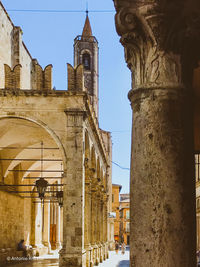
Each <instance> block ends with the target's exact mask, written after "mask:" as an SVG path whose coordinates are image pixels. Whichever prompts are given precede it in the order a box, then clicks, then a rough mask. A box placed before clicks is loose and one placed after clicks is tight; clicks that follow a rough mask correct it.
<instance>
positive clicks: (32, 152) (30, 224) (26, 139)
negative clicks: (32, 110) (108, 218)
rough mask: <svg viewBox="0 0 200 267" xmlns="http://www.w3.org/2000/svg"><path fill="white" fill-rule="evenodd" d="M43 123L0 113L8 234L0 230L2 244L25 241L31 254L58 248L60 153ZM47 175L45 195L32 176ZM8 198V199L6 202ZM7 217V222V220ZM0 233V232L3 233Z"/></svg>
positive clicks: (0, 178) (0, 180)
mask: <svg viewBox="0 0 200 267" xmlns="http://www.w3.org/2000/svg"><path fill="white" fill-rule="evenodd" d="M50 132H51V130H50V129H48V128H47V127H45V126H44V125H42V124H41V125H40V124H39V123H37V122H34V121H32V120H30V119H26V118H19V117H2V118H0V167H1V172H0V184H1V186H0V199H1V202H0V207H2V208H3V209H5V207H6V209H7V210H8V212H7V213H6V212H5V216H4V217H3V218H2V220H1V221H2V223H3V225H4V230H5V231H7V235H6V239H5V238H4V237H3V233H2V231H0V238H1V239H2V240H3V239H4V242H1V243H0V244H1V249H8V248H9V249H12V250H13V255H15V252H16V247H17V243H18V242H19V241H20V240H21V239H24V240H25V244H26V246H28V247H32V248H33V249H32V250H31V253H33V255H38V254H39V255H42V254H45V253H48V252H49V251H50V250H53V249H60V248H61V243H62V220H63V219H62V203H61V202H59V200H60V199H59V198H58V192H62V190H63V186H62V185H63V162H65V160H64V157H63V155H64V152H63V151H62V148H61V147H62V145H61V144H60V145H58V143H59V140H58V138H57V137H56V135H55V134H54V133H53V132H51V133H50ZM42 179H43V180H45V181H47V182H48V186H47V187H46V188H45V189H46V191H45V192H44V197H41V195H39V192H38V187H37V186H36V181H39V180H42ZM5 203H6V204H5ZM6 222H10V223H9V224H8V223H6ZM1 235H2V236H1Z"/></svg>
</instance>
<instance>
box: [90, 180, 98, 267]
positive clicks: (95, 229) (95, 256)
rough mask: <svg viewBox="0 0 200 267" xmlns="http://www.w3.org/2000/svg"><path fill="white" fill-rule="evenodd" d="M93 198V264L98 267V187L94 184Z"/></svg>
mask: <svg viewBox="0 0 200 267" xmlns="http://www.w3.org/2000/svg"><path fill="white" fill-rule="evenodd" d="M91 194H92V195H91V196H92V202H91V211H92V221H91V236H92V238H91V240H92V242H91V243H92V247H93V264H94V265H98V264H99V258H98V246H97V241H98V234H97V232H98V226H97V225H98V221H97V211H98V209H97V207H98V206H97V185H96V184H95V183H94V182H93V184H92V189H91Z"/></svg>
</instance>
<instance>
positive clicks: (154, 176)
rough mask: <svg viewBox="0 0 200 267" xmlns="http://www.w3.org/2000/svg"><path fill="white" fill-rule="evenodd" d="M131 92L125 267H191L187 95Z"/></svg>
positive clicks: (166, 91) (191, 158)
mask: <svg viewBox="0 0 200 267" xmlns="http://www.w3.org/2000/svg"><path fill="white" fill-rule="evenodd" d="M131 94H132V95H131V96H130V98H131V101H132V108H133V130H132V156H131V211H132V212H131V266H134V267H140V266H144V267H147V266H154V267H160V266H176V267H182V266H195V264H196V263H195V243H196V242H195V202H194V201H193V200H194V199H195V180H194V153H193V133H192V123H191V122H192V117H191V114H192V113H191V103H190V95H189V94H188V93H187V92H186V91H185V90H184V89H182V88H179V89H175V88H173V89H171V90H170V89H166V88H162V89H156V90H151V91H149V90H143V89H141V90H138V91H137V92H134V91H132V92H131ZM183 251H187V253H183Z"/></svg>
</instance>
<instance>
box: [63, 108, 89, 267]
mask: <svg viewBox="0 0 200 267" xmlns="http://www.w3.org/2000/svg"><path fill="white" fill-rule="evenodd" d="M65 113H66V141H65V143H64V144H63V145H64V148H65V150H66V154H67V162H66V169H65V170H64V177H63V183H64V186H63V248H62V250H61V251H60V261H59V264H60V267H85V266H86V253H85V250H84V200H83V197H84V195H85V192H84V182H85V179H84V159H83V140H84V139H83V121H84V114H85V113H84V112H82V111H81V110H80V111H77V110H66V111H65Z"/></svg>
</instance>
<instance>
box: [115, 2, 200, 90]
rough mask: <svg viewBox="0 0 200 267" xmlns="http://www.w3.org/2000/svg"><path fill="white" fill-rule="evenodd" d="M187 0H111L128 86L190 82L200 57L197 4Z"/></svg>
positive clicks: (138, 86)
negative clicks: (127, 70)
mask: <svg viewBox="0 0 200 267" xmlns="http://www.w3.org/2000/svg"><path fill="white" fill-rule="evenodd" d="M191 2H194V3H193V4H192V3H190V5H189V4H188V3H189V2H188V1H187V0H182V1H180V0H174V1H172V2H171V3H169V2H168V1H160V0H151V1H149V0H148V1H147V0H140V1H134V0H114V3H115V8H116V11H117V14H116V15H115V23H116V30H117V33H118V34H119V35H120V36H121V39H120V42H121V43H122V45H123V46H124V48H125V59H126V62H127V65H128V67H129V68H130V70H131V71H132V88H140V87H143V88H147V87H148V88H151V87H153V88H154V87H156V86H157V87H160V88H163V87H166V86H167V87H170V88H171V87H172V88H174V87H175V88H177V87H180V84H182V83H184V84H185V83H186V84H187V83H189V82H191V79H192V71H191V70H192V69H193V68H194V67H195V65H196V64H197V62H198V60H199V59H200V52H199V47H200V3H199V2H198V1H197V0H191Z"/></svg>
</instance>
